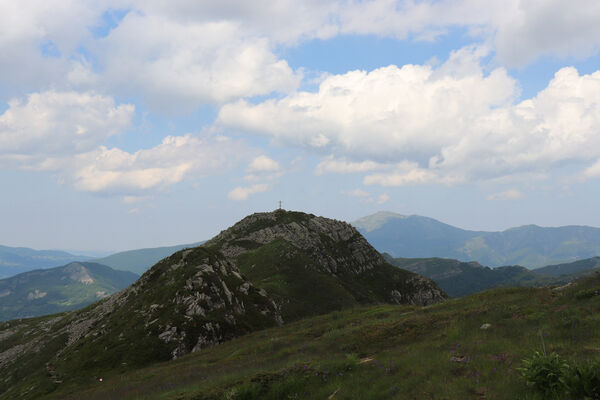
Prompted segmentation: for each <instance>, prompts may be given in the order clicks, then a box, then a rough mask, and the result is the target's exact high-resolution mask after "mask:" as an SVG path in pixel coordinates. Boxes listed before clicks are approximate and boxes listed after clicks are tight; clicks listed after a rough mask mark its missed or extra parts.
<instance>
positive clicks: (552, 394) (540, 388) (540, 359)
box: [519, 351, 568, 399]
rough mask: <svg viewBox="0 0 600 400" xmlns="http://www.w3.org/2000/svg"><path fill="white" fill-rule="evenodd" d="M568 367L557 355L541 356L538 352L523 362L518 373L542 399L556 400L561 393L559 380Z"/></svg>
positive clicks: (561, 385)
mask: <svg viewBox="0 0 600 400" xmlns="http://www.w3.org/2000/svg"><path fill="white" fill-rule="evenodd" d="M565 369H568V365H567V364H566V362H565V360H563V359H562V358H561V357H560V356H559V355H558V354H556V353H551V354H548V355H546V354H543V353H540V352H539V351H536V352H535V353H533V355H532V356H531V357H530V358H526V359H524V360H523V366H522V367H521V368H519V371H520V372H521V374H522V375H523V378H525V380H526V382H527V384H528V385H529V386H531V387H533V388H534V389H535V390H536V391H537V392H539V393H541V394H542V395H543V396H544V398H546V399H550V398H557V397H558V396H559V395H560V394H561V393H562V392H563V384H562V382H561V378H562V377H563V371H564V370H565Z"/></svg>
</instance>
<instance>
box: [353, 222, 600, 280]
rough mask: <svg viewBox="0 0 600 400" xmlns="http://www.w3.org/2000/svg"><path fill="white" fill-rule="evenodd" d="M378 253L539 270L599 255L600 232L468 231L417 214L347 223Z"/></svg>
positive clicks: (568, 228)
mask: <svg viewBox="0 0 600 400" xmlns="http://www.w3.org/2000/svg"><path fill="white" fill-rule="evenodd" d="M352 225H354V226H356V227H357V228H358V230H359V231H360V232H361V233H362V234H363V235H364V236H365V238H366V239H367V240H368V241H369V243H371V244H372V245H373V246H374V247H375V248H376V249H377V250H378V251H380V252H382V253H384V252H385V253H388V254H390V255H392V256H393V257H404V258H428V257H442V258H454V259H457V260H460V261H463V262H468V261H474V260H475V261H478V262H480V263H481V264H483V265H489V266H492V267H498V266H502V265H522V266H525V267H527V268H539V267H543V266H545V265H549V264H559V263H570V262H573V261H577V260H582V259H587V258H591V257H595V256H598V255H600V228H593V227H589V226H574V225H572V226H561V227H540V226H537V225H525V226H520V227H517V228H510V229H507V230H504V231H502V232H484V231H470V230H465V229H460V228H457V227H454V226H452V225H448V224H445V223H443V222H440V221H437V220H435V219H433V218H428V217H423V216H419V215H410V216H405V215H400V214H394V213H391V212H379V213H376V214H373V215H369V216H367V217H363V218H360V219H359V220H357V221H355V222H353V223H352Z"/></svg>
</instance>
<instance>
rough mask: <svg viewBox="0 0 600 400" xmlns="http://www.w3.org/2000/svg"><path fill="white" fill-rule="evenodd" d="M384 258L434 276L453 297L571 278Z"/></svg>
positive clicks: (475, 264)
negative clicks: (496, 288)
mask: <svg viewBox="0 0 600 400" xmlns="http://www.w3.org/2000/svg"><path fill="white" fill-rule="evenodd" d="M384 257H385V258H386V260H387V261H388V262H389V263H390V264H392V265H395V266H398V267H400V268H404V269H407V270H409V271H412V272H415V273H417V274H420V275H423V276H426V277H427V278H430V279H432V280H433V281H435V283H437V284H438V285H439V287H440V288H441V289H442V290H444V292H446V293H447V294H448V295H449V296H452V297H461V296H467V295H470V294H473V293H478V292H482V291H484V290H487V289H491V288H494V287H498V286H543V285H550V284H557V283H565V282H568V281H569V279H567V278H565V279H557V278H554V277H551V276H547V275H543V274H540V273H538V270H535V271H531V270H528V269H527V268H524V267H520V266H518V265H515V266H504V267H497V268H490V267H484V266H482V265H481V264H479V263H478V262H473V261H472V262H462V261H458V260H452V259H445V258H435V257H434V258H393V257H391V256H390V255H389V254H384Z"/></svg>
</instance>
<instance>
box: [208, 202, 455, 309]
mask: <svg viewBox="0 0 600 400" xmlns="http://www.w3.org/2000/svg"><path fill="white" fill-rule="evenodd" d="M277 240H283V241H285V242H286V243H288V244H289V245H290V246H292V247H293V249H294V251H291V252H288V253H287V254H283V255H281V262H282V263H287V264H290V263H292V262H293V258H295V257H301V256H306V257H307V258H309V259H310V260H311V261H312V262H311V263H306V264H304V266H303V267H304V268H306V269H312V270H315V271H318V272H321V273H324V274H328V275H332V276H334V277H336V278H339V279H340V280H342V284H344V285H346V286H350V287H349V290H351V291H352V290H353V289H352V286H353V285H354V284H353V282H352V281H353V280H354V279H359V280H361V279H362V280H363V281H364V280H365V279H364V278H365V276H367V275H368V276H370V277H371V278H370V279H371V281H370V282H369V283H367V284H366V285H363V286H362V287H363V288H365V286H366V288H365V289H366V290H367V291H371V292H372V295H371V296H367V298H370V300H371V301H384V302H389V303H397V304H415V305H429V304H432V303H435V302H438V301H442V300H444V299H445V298H446V297H447V296H446V294H445V293H444V292H443V291H442V290H441V289H440V288H439V287H438V286H437V285H436V284H435V283H434V282H433V281H431V280H430V279H427V278H424V277H422V276H420V275H417V274H413V273H410V272H408V271H403V274H401V275H402V276H401V277H398V274H397V273H395V272H396V271H400V270H399V269H397V268H391V269H390V268H387V267H389V264H387V262H386V261H385V259H384V258H383V256H382V255H381V254H379V253H378V252H377V251H376V250H375V249H374V248H373V247H372V246H371V245H370V244H369V243H368V242H367V241H366V240H365V238H364V237H363V236H362V235H361V234H360V233H359V232H358V231H357V230H356V228H354V227H353V226H352V225H350V224H347V223H345V222H342V221H337V220H334V219H329V218H323V217H317V216H315V215H312V214H305V213H300V212H292V211H285V210H276V211H273V212H267V213H256V214H252V215H250V216H248V217H246V218H244V219H243V220H241V221H240V222H238V223H236V224H235V225H233V226H232V227H231V228H229V229H227V230H224V231H222V232H221V233H220V234H219V235H217V236H216V237H214V238H213V239H211V240H210V241H208V242H207V243H206V244H205V246H207V247H210V248H214V249H216V250H218V251H220V252H221V253H222V254H224V255H225V256H226V257H227V258H228V259H229V260H231V261H232V262H234V263H235V262H239V260H240V256H242V255H244V254H245V253H247V252H249V251H254V250H257V249H260V248H261V247H262V246H265V245H267V244H269V243H272V242H274V241H277ZM287 255H289V259H288V260H285V258H286V257H287ZM386 266H387V267H386ZM257 268H258V269H260V266H257ZM249 273H250V271H249ZM391 275H394V276H396V278H395V279H392V278H391ZM361 285H362V284H361ZM369 285H371V286H373V285H374V286H373V287H370V286H369ZM354 286H355V285H354ZM351 295H352V293H351ZM289 300H290V301H293V299H289ZM286 301H288V300H286V299H284V300H282V302H283V303H285V302H286ZM357 301H359V302H364V301H367V300H365V299H364V296H362V300H357Z"/></svg>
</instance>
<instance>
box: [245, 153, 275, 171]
mask: <svg viewBox="0 0 600 400" xmlns="http://www.w3.org/2000/svg"><path fill="white" fill-rule="evenodd" d="M280 168H281V167H280V166H279V163H278V162H277V161H275V160H273V159H272V158H269V157H267V156H265V155H261V156H258V157H256V158H254V159H253V160H252V162H250V165H248V172H276V171H279V170H280Z"/></svg>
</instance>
